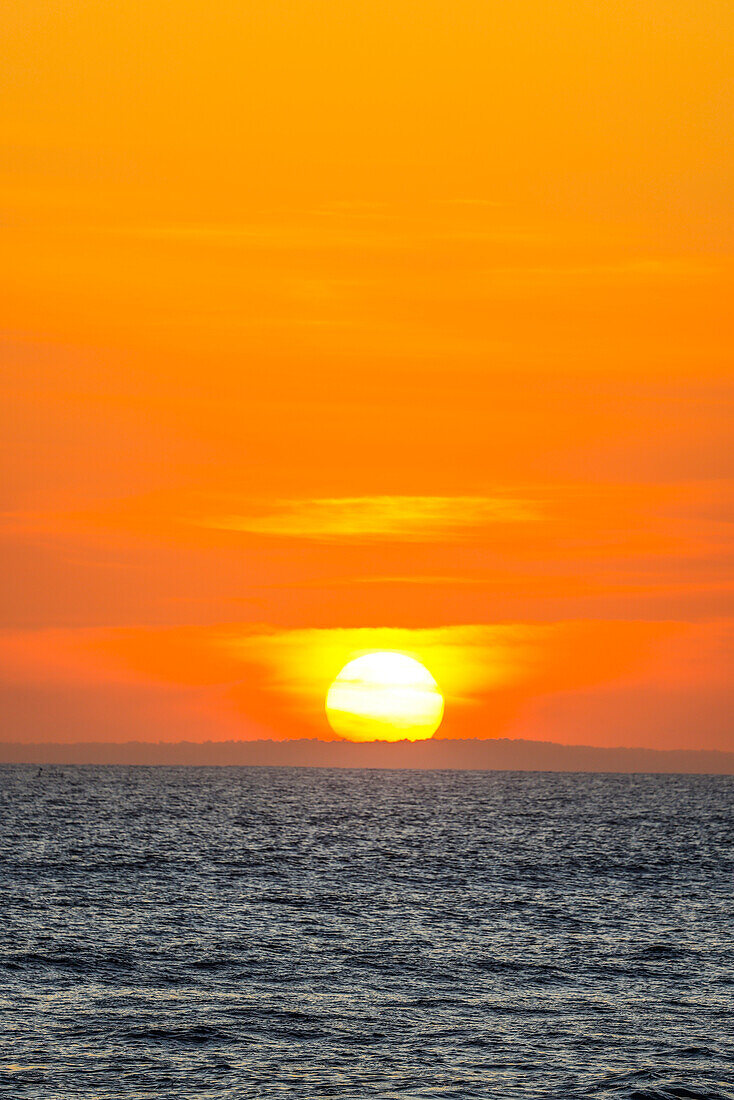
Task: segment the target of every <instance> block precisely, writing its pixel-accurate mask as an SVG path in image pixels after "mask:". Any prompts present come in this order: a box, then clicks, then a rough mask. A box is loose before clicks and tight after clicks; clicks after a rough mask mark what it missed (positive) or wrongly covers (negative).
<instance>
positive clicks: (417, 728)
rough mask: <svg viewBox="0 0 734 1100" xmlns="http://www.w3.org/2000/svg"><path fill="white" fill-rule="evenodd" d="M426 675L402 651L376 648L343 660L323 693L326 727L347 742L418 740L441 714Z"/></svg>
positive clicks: (435, 688) (429, 733)
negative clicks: (344, 662) (376, 649)
mask: <svg viewBox="0 0 734 1100" xmlns="http://www.w3.org/2000/svg"><path fill="white" fill-rule="evenodd" d="M443 707H444V701H443V696H442V694H441V691H440V689H439V687H438V684H437V683H436V681H435V680H434V678H433V676H432V675H431V673H430V672H429V671H428V669H427V668H426V667H425V665H423V664H421V662H420V661H419V660H417V659H416V658H415V657H411V656H409V655H408V654H407V653H396V652H392V651H389V650H379V651H376V652H372V653H364V654H362V655H361V656H359V657H355V658H353V659H352V660H350V661H348V662H347V663H346V664H345V665H344V667H343V668H342V670H341V672H340V673H339V675H338V676H337V677H336V678H335V679H334V681H333V682H332V684H331V687H330V688H329V690H328V692H327V695H326V715H327V717H328V719H329V724H330V725H331V728H332V729H333V730H334V732H335V733H337V734H338V735H339V736H340V737H344V738H346V739H347V740H349V741H401V740H404V739H407V740H409V741H421V740H424V739H425V738H427V737H432V736H433V734H434V733H435V732H436V730H437V729H438V727H439V726H440V724H441V720H442V718H443Z"/></svg>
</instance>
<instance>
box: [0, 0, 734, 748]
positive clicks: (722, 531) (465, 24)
mask: <svg viewBox="0 0 734 1100" xmlns="http://www.w3.org/2000/svg"><path fill="white" fill-rule="evenodd" d="M0 34H1V35H2V40H3V54H4V65H3V68H4V79H3V85H2V97H3V109H2V111H1V112H0V141H1V142H2V157H0V202H1V203H2V211H3V215H2V227H3V228H2V237H1V238H0V259H1V262H0V330H1V331H2V333H3V347H2V362H3V371H2V410H3V432H2V439H1V445H2V452H3V470H4V476H3V487H4V492H3V506H2V513H3V515H2V524H3V531H2V541H1V544H0V554H1V555H2V562H3V575H4V577H5V580H6V583H5V585H4V586H3V588H4V596H3V619H2V630H1V631H0V686H1V688H2V691H1V695H2V710H3V733H2V739H4V740H19V741H53V740H59V741H72V740H74V741H76V740H82V741H83V740H116V741H124V740H129V739H151V740H171V741H175V740H178V739H181V738H190V739H194V740H204V739H210V738H211V739H219V738H230V737H243V738H250V737H262V736H264V737H273V738H283V737H292V736H297V737H298V736H320V737H330V736H331V732H330V729H329V727H328V725H327V723H326V720H325V717H324V714H323V693H324V690H325V687H326V686H328V682H329V679H330V678H331V677H332V676H333V675H335V674H336V672H338V670H339V667H340V665H341V664H342V663H344V661H345V660H346V659H348V657H349V655H350V653H352V652H353V651H355V650H361V649H364V648H370V647H372V646H375V647H390V646H393V647H395V648H401V649H405V650H408V651H411V652H414V653H416V655H418V656H420V657H421V658H422V659H424V660H425V661H426V663H427V664H428V666H429V667H432V668H433V670H434V672H435V674H436V676H437V678H438V679H439V682H440V683H441V686H442V688H443V690H444V692H445V694H446V717H445V721H444V725H443V726H442V729H441V734H442V735H443V736H447V737H464V736H469V737H496V736H510V737H529V738H543V739H550V740H556V741H563V742H568V743H586V744H599V745H641V746H652V747H670V748H685V747H691V748H721V749H726V748H728V749H731V748H734V738H733V737H732V733H731V727H730V724H729V721H730V716H731V687H730V685H731V683H732V675H731V673H732V669H731V663H732V658H731V654H732V645H731V641H732V633H733V630H732V600H731V594H732V573H731V568H730V566H731V550H732V537H731V536H732V507H731V506H732V502H733V500H734V481H733V480H732V474H733V471H732V448H731V444H730V438H731V398H732V391H731V362H732V352H733V351H734V324H733V322H732V309H731V301H732V291H733V290H734V221H732V218H731V194H732V190H733V189H734V179H733V178H732V177H733V173H732V167H733V164H734V154H733V153H732V150H733V149H734V141H733V140H732V139H733V138H734V135H733V134H732V120H733V119H734V103H733V102H732V100H733V99H734V94H733V92H732V81H731V77H730V59H731V56H732V47H733V46H734V9H732V8H731V7H729V6H727V5H722V4H720V3H718V2H714V0H665V2H663V0H645V2H643V3H640V2H639V0H634V2H633V0H615V2H614V3H604V4H602V3H599V2H598V0H573V2H570V0H568V2H567V0H554V2H553V3H550V2H545V0H543V2H541V0H517V2H516V3H512V4H508V3H506V2H504V0H503V2H499V0H481V2H479V0H471V2H470V0H455V2H453V3H450V4H449V3H446V2H443V3H438V2H437V0H428V2H426V0H422V2H421V3H420V4H418V3H416V2H414V0H390V3H387V2H383V0H370V2H369V3H367V2H362V0H358V2H356V3H353V4H344V3H343V0H342V2H338V3H337V0H308V2H306V0H289V2H288V3H287V4H277V3H272V4H260V5H250V4H243V3H242V2H241V0H237V2H234V0H211V2H209V3H207V4H203V3H200V2H194V0H175V2H174V0H156V2H155V3H153V4H151V3H143V2H142V0H117V2H116V3H114V4H110V3H105V2H103V0H66V2H65V3H63V4H49V3H48V0H19V2H18V3H16V4H8V5H5V7H4V9H3V11H2V14H0Z"/></svg>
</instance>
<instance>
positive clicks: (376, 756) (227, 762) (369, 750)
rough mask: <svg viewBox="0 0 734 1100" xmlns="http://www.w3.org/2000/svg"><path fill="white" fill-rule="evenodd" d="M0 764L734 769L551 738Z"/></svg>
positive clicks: (119, 752) (261, 745)
mask: <svg viewBox="0 0 734 1100" xmlns="http://www.w3.org/2000/svg"><path fill="white" fill-rule="evenodd" d="M0 763H2V764H23V763H25V764H149V765H150V764H168V765H174V764H179V765H193V766H204V765H220V766H232V765H245V766H260V767H284V766H285V767H322V768H453V769H466V770H482V771H483V770H490V771H495V770H496V771H562V772H628V773H633V772H653V773H661V774H665V773H667V774H703V775H734V752H717V751H714V750H686V749H680V750H673V749H670V750H664V749H637V748H599V747H596V746H592V745H562V744H558V743H556V742H551V741H524V740H509V739H507V738H501V739H500V738H498V739H487V740H451V739H447V738H437V739H435V740H429V741H416V742H413V743H411V742H407V741H400V742H396V743H394V744H389V743H386V742H374V741H373V742H368V743H366V744H353V743H350V742H346V741H319V740H316V739H314V740H307V739H303V740H293V741H265V740H262V741H204V742H201V743H197V742H192V741H178V742H172V743H165V742H148V741H128V742H124V743H119V742H118V743H105V742H99V741H90V742H77V743H71V744H69V743H67V744H61V743H59V744H53V743H48V744H42V743H35V744H20V743H17V742H0Z"/></svg>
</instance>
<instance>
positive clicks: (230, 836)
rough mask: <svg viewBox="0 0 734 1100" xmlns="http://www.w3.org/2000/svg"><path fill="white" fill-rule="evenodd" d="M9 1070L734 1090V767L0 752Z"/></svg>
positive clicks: (149, 1080)
mask: <svg viewBox="0 0 734 1100" xmlns="http://www.w3.org/2000/svg"><path fill="white" fill-rule="evenodd" d="M0 859H1V861H2V862H1V866H0V889H1V892H2V905H1V908H0V978H1V980H0V1092H1V1093H2V1095H7V1096H9V1097H13V1098H18V1100H21V1098H33V1100H71V1098H88V1100H137V1098H142V1097H157V1098H168V1097H176V1098H186V1100H204V1098H217V1100H219V1098H222V1100H224V1098H228V1100H234V1098H243V1100H244V1098H249V1097H267V1098H268V1100H279V1098H282V1097H293V1098H299V1100H300V1098H303V1100H311V1098H316V1097H337V1098H339V1100H359V1098H362V1097H375V1098H378V1097H379V1098H380V1100H390V1098H393V1097H394V1098H398V1097H400V1098H415V1100H419V1098H420V1100H422V1098H426V1100H428V1098H432V1097H452V1098H456V1100H470V1098H472V1097H487V1098H492V1100H495V1098H496V1100H515V1098H518V1100H519V1098H523V1100H534V1098H553V1100H573V1098H589V1100H591V1098H594V1100H618V1098H619V1100H622V1098H625V1100H648V1098H649V1100H665V1098H669V1097H676V1098H678V1097H688V1098H701V1100H704V1098H706V1100H732V1098H734V952H733V948H734V886H733V883H734V779H732V778H731V777H724V776H691V775H686V776H676V775H588V774H558V773H527V772H526V773H519V772H479V771H475V772H460V771H378V770H353V771H351V770H329V769H316V768H314V769H308V768H303V769H299V768H238V767H232V768H226V767H223V768H196V767H189V768H187V767H70V766H69V767H67V766H63V767H62V766H49V767H43V768H42V769H39V768H38V766H34V767H31V766H23V765H8V766H2V767H0Z"/></svg>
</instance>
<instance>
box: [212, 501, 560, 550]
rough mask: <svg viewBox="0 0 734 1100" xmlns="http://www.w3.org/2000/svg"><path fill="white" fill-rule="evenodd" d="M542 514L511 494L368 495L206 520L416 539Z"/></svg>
mask: <svg viewBox="0 0 734 1100" xmlns="http://www.w3.org/2000/svg"><path fill="white" fill-rule="evenodd" d="M537 518H538V516H537V514H536V512H535V511H534V509H533V507H532V505H531V503H530V502H526V501H522V500H516V499H512V498H511V497H469V496H455V497H449V496H368V497H325V498H316V499H312V500H285V501H279V502H277V503H276V505H275V506H274V507H273V508H272V509H270V510H269V511H268V512H267V513H261V514H249V515H248V514H246V513H243V514H240V515H227V516H219V517H212V518H210V519H208V520H207V521H206V525H207V526H210V527H215V528H220V529H222V530H228V531H243V532H247V533H249V534H257V535H275V536H282V537H284V538H307V539H354V538H357V539H359V538H364V537H367V538H378V539H379V538H384V539H395V538H402V539H408V540H413V539H424V538H428V537H438V536H450V537H461V536H462V535H466V534H467V533H468V532H469V531H471V530H472V529H477V528H481V527H485V526H486V525H488V524H493V523H519V522H527V521H531V520H534V519H537Z"/></svg>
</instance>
